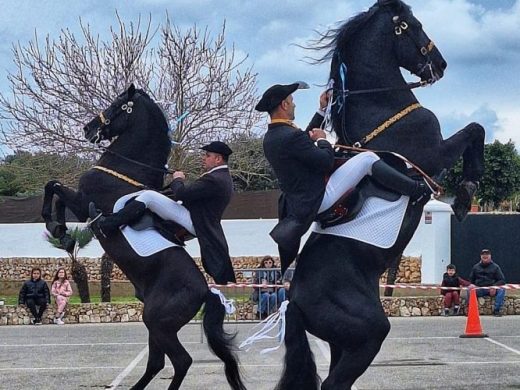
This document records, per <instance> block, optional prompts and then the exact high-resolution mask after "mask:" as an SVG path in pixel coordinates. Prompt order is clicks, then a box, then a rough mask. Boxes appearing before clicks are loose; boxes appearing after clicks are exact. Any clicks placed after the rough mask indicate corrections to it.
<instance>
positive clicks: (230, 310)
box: [209, 287, 236, 314]
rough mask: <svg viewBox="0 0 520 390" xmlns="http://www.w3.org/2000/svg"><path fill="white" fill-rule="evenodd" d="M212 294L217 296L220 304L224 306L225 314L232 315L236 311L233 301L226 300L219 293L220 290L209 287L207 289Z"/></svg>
mask: <svg viewBox="0 0 520 390" xmlns="http://www.w3.org/2000/svg"><path fill="white" fill-rule="evenodd" d="M209 290H210V291H211V292H212V293H213V294H215V295H218V297H219V298H220V303H222V305H223V306H224V308H225V309H226V314H233V313H234V312H235V310H236V308H235V305H234V302H235V300H234V299H227V298H226V297H225V296H224V294H222V293H221V292H220V290H217V289H216V288H215V287H211V288H210V289H209Z"/></svg>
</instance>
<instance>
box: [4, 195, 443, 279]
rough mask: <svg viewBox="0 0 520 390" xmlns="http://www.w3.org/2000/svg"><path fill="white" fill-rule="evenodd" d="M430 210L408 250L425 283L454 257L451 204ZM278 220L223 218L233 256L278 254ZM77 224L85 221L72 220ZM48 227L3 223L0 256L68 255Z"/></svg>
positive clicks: (194, 249)
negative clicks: (274, 235)
mask: <svg viewBox="0 0 520 390" xmlns="http://www.w3.org/2000/svg"><path fill="white" fill-rule="evenodd" d="M428 211H430V212H432V223H431V224H426V223H425V217H424V214H423V217H422V219H421V223H420V224H419V227H418V229H417V232H416V233H415V235H414V236H413V238H412V240H411V241H410V244H409V245H408V247H407V248H406V250H405V252H404V254H405V255H406V256H422V283H439V282H440V281H441V280H442V274H443V272H444V270H445V267H446V265H447V264H449V263H450V258H451V254H450V234H451V231H450V215H451V208H450V207H449V206H448V205H446V204H444V203H441V202H438V201H436V200H432V201H430V202H429V203H428V204H427V205H426V207H425V212H428ZM275 224H276V220H274V219H255V220H225V221H223V227H224V231H225V234H226V237H227V239H228V244H229V249H230V254H231V256H263V255H266V254H270V255H276V254H277V253H278V252H277V247H276V245H275V243H274V242H273V240H272V239H271V237H270V236H269V232H270V231H271V229H272V228H273V227H274V225H275ZM76 225H83V224H73V223H71V224H70V226H76ZM44 230H45V227H44V224H42V223H32V224H31V223H27V224H0V258H2V257H3V258H6V257H64V256H65V252H63V251H62V250H58V249H56V248H54V247H52V246H51V245H50V244H49V243H48V242H47V241H46V240H45V239H44ZM303 242H304V240H302V245H303ZM186 249H187V251H188V253H189V254H190V255H191V256H194V257H198V256H200V252H199V246H198V244H197V240H192V241H189V242H188V244H187V248H186ZM102 253H103V250H102V248H101V246H100V245H99V243H98V242H97V240H94V241H92V243H90V244H89V245H88V246H87V247H85V248H83V249H82V250H81V251H80V252H79V256H81V257H99V256H101V254H102Z"/></svg>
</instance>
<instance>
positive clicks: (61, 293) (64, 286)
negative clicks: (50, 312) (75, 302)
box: [51, 267, 72, 325]
mask: <svg viewBox="0 0 520 390" xmlns="http://www.w3.org/2000/svg"><path fill="white" fill-rule="evenodd" d="M51 294H52V296H53V297H54V299H55V300H56V306H57V308H56V315H55V316H54V323H55V324H57V325H63V324H64V323H65V322H63V316H64V315H65V308H66V307H67V304H68V303H69V297H70V296H71V295H72V287H71V286H70V283H69V280H68V277H67V272H66V271H65V268H63V267H60V268H58V270H57V271H56V274H55V275H54V279H53V281H52V287H51Z"/></svg>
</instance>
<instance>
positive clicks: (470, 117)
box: [439, 106, 501, 142]
mask: <svg viewBox="0 0 520 390" xmlns="http://www.w3.org/2000/svg"><path fill="white" fill-rule="evenodd" d="M439 119H440V121H441V122H442V123H443V124H444V127H443V129H442V133H443V136H444V138H445V139H446V138H448V137H450V136H452V135H453V134H455V133H456V132H457V131H459V130H461V129H462V128H464V127H465V126H467V125H468V124H469V123H471V122H477V123H479V124H481V125H482V126H483V127H484V129H485V130H486V142H491V140H493V139H494V138H495V133H496V132H497V131H500V129H501V126H500V123H499V118H498V115H497V112H496V111H495V110H493V109H491V108H490V107H488V106H482V107H479V108H478V109H477V110H475V111H473V112H471V113H469V114H466V113H463V112H450V113H448V114H446V115H441V116H440V117H439Z"/></svg>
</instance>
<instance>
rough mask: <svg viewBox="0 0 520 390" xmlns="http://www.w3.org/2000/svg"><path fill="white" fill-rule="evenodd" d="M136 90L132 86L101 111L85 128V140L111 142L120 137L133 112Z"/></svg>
mask: <svg viewBox="0 0 520 390" xmlns="http://www.w3.org/2000/svg"><path fill="white" fill-rule="evenodd" d="M135 97H136V89H135V86H134V84H131V85H130V87H128V89H127V90H126V91H124V92H123V93H121V94H120V95H119V96H118V97H117V98H116V99H115V100H114V101H113V102H112V103H111V104H110V106H109V107H108V108H106V109H105V110H103V111H101V112H100V113H99V114H98V115H97V116H96V117H94V118H93V119H92V120H91V121H90V122H89V123H87V125H85V127H84V128H83V132H84V134H85V138H86V139H87V140H89V141H90V142H92V143H99V142H100V141H102V140H109V141H111V140H113V139H114V138H115V137H117V136H119V135H121V134H122V133H123V132H124V131H125V130H126V129H127V127H128V121H129V119H130V116H131V115H132V112H133V111H134V100H133V99H134V98H135Z"/></svg>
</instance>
